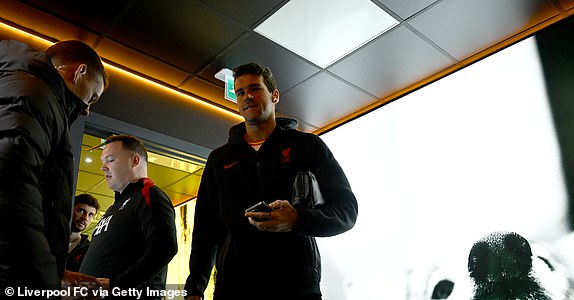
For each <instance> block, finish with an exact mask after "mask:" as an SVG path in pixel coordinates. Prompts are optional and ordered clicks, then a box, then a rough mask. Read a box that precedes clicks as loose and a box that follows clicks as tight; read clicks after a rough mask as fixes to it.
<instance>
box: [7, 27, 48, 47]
mask: <svg viewBox="0 0 574 300" xmlns="http://www.w3.org/2000/svg"><path fill="white" fill-rule="evenodd" d="M0 30H5V31H8V32H10V33H11V34H14V35H16V36H17V37H18V39H19V40H22V41H26V42H29V43H30V44H34V45H41V46H42V47H44V48H48V47H50V46H51V45H52V44H54V43H52V42H50V41H48V40H46V39H44V38H41V37H38V36H35V35H33V34H31V33H28V32H26V31H24V30H21V29H18V28H15V27H12V26H10V25H8V24H6V23H2V22H0Z"/></svg>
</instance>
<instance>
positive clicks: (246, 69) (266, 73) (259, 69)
mask: <svg viewBox="0 0 574 300" xmlns="http://www.w3.org/2000/svg"><path fill="white" fill-rule="evenodd" d="M245 74H253V75H261V76H263V82H265V86H267V89H268V90H269V92H271V93H273V91H274V90H275V89H277V83H276V82H275V78H274V77H273V73H272V72H271V69H269V68H268V67H265V66H262V65H260V64H258V63H254V62H251V63H247V64H243V65H240V66H238V67H236V68H235V69H233V78H237V77H240V76H242V75H245Z"/></svg>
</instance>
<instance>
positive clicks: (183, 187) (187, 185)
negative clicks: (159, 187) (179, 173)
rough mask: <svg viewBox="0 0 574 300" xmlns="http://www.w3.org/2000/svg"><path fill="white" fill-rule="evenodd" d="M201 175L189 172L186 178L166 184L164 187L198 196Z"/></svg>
mask: <svg viewBox="0 0 574 300" xmlns="http://www.w3.org/2000/svg"><path fill="white" fill-rule="evenodd" d="M200 181H201V176H200V175H197V174H187V176H185V177H184V178H182V179H181V180H178V181H174V182H172V183H170V184H169V185H167V186H165V187H164V189H165V190H168V191H172V192H177V193H181V194H186V195H192V196H196V195H197V191H198V188H199V182H200Z"/></svg>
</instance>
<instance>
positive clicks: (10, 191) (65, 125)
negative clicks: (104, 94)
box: [0, 41, 85, 287]
mask: <svg viewBox="0 0 574 300" xmlns="http://www.w3.org/2000/svg"><path fill="white" fill-rule="evenodd" d="M84 105H85V104H84V103H83V102H82V100H81V99H79V98H78V97H76V96H75V95H73V94H72V92H71V91H69V90H68V89H67V87H66V86H65V84H64V81H63V79H62V78H61V76H60V75H59V74H58V73H57V71H56V70H55V69H54V67H53V66H52V64H51V63H50V61H49V59H48V58H47V57H46V55H45V53H44V52H41V51H35V50H33V49H30V48H29V47H28V46H27V45H25V44H22V43H20V42H16V41H0V223H1V224H0V225H1V226H0V230H1V231H2V233H3V234H5V235H3V239H7V240H10V241H11V242H10V243H11V246H10V247H12V251H20V252H18V254H19V255H21V256H25V259H24V260H25V261H14V260H13V261H10V260H8V258H4V259H1V260H0V264H2V265H1V266H0V268H2V269H4V267H14V266H16V267H18V266H22V265H23V264H25V265H26V266H27V267H29V269H27V270H26V273H27V275H26V280H28V281H29V282H30V283H32V284H34V285H36V286H40V287H44V286H45V287H52V286H54V285H56V286H59V285H60V278H61V277H62V274H63V272H64V266H65V262H66V254H67V251H68V240H69V237H70V229H69V227H70V225H69V221H70V217H71V207H72V206H71V203H72V198H73V191H72V188H73V153H72V150H71V146H70V141H69V124H70V123H71V122H73V121H74V120H75V119H76V118H77V117H78V116H79V114H80V112H81V111H82V110H83V108H84ZM14 230H16V231H14ZM15 234H16V235H17V237H16V238H14V235H15Z"/></svg>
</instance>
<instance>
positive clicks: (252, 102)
mask: <svg viewBox="0 0 574 300" xmlns="http://www.w3.org/2000/svg"><path fill="white" fill-rule="evenodd" d="M235 94H236V95H237V106H238V109H239V113H240V114H241V115H242V116H243V118H245V122H247V123H249V124H257V123H262V122H265V121H268V120H270V119H274V118H275V104H276V103H277V102H278V101H279V91H278V90H277V89H275V90H274V91H269V90H268V89H267V86H266V85H265V82H264V81H263V76H261V75H253V74H245V75H241V76H239V77H237V78H235Z"/></svg>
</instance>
